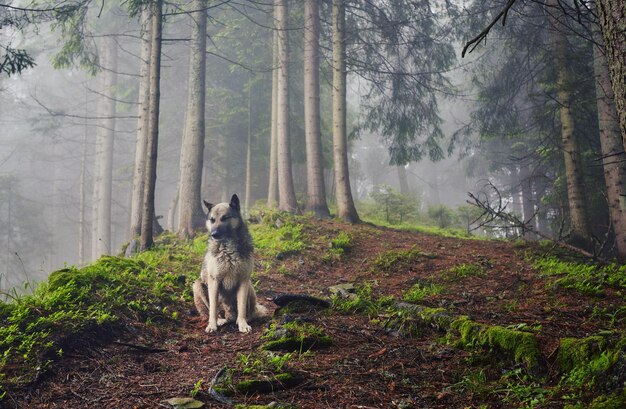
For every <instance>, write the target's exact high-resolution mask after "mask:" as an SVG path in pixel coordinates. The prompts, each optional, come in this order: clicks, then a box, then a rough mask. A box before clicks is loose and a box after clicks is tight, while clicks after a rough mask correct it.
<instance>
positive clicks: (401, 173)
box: [396, 165, 411, 196]
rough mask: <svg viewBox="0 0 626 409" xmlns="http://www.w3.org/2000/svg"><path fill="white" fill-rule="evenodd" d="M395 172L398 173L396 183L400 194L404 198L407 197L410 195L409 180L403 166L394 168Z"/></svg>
mask: <svg viewBox="0 0 626 409" xmlns="http://www.w3.org/2000/svg"><path fill="white" fill-rule="evenodd" d="M396 170H397V171H398V183H399V184H400V193H401V194H403V195H404V196H408V195H410V194H411V189H410V188H409V178H408V177H407V175H406V168H405V167H404V166H403V165H399V166H396Z"/></svg>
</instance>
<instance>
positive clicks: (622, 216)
mask: <svg viewBox="0 0 626 409" xmlns="http://www.w3.org/2000/svg"><path fill="white" fill-rule="evenodd" d="M593 37H594V40H595V42H596V43H597V45H594V46H593V57H594V60H593V71H594V76H595V80H596V81H595V85H596V101H597V106H598V125H599V128H600V129H599V130H600V145H601V148H602V163H603V166H604V181H605V183H606V193H607V199H608V205H609V216H610V218H611V224H612V225H613V231H614V233H615V248H616V250H617V256H618V257H619V258H620V259H622V260H624V259H626V203H625V197H624V195H625V193H626V186H624V184H625V183H626V169H625V168H624V160H625V158H626V155H624V145H623V144H622V136H621V134H620V130H619V122H618V118H617V111H616V109H615V104H614V102H613V90H612V89H611V79H610V74H609V67H608V64H607V61H606V56H605V54H604V50H603V49H602V48H600V45H599V44H603V42H604V39H603V38H602V34H601V33H600V31H599V30H598V29H596V30H594V32H593Z"/></svg>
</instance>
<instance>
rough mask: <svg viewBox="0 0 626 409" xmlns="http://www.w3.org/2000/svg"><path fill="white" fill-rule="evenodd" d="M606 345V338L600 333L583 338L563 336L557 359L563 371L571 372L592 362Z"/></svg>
mask: <svg viewBox="0 0 626 409" xmlns="http://www.w3.org/2000/svg"><path fill="white" fill-rule="evenodd" d="M605 347H606V340H605V339H604V337H601V336H599V335H594V336H591V337H587V338H582V339H579V338H562V339H561V342H560V345H559V353H558V355H557V358H556V361H557V363H558V364H559V368H561V371H562V372H570V371H572V370H573V369H574V368H576V367H579V366H582V365H586V364H588V363H589V362H591V361H592V360H593V359H594V358H596V357H598V355H600V352H601V351H602V350H603V349H604V348H605Z"/></svg>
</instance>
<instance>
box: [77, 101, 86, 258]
mask: <svg viewBox="0 0 626 409" xmlns="http://www.w3.org/2000/svg"><path fill="white" fill-rule="evenodd" d="M85 106H86V105H85ZM86 173H87V124H85V134H84V135H83V153H82V156H81V160H80V182H79V184H80V186H79V196H80V203H79V205H78V207H79V210H78V265H79V266H82V265H83V264H84V263H85V227H86V226H85V224H86V221H85V205H86V203H85V202H86V198H87V195H86V191H85V179H86Z"/></svg>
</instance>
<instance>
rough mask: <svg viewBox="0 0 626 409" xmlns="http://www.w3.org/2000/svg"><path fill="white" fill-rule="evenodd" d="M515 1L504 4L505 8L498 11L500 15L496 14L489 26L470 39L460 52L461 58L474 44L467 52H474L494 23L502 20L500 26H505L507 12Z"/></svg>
mask: <svg viewBox="0 0 626 409" xmlns="http://www.w3.org/2000/svg"><path fill="white" fill-rule="evenodd" d="M516 1H517V0H509V1H508V2H507V3H506V6H504V8H503V9H502V10H501V11H500V13H498V15H497V16H495V17H494V19H493V20H492V21H491V23H489V25H488V26H487V27H486V28H485V29H484V30H483V31H481V32H480V34H478V35H477V36H476V37H474V38H472V39H471V40H470V41H468V42H467V43H465V46H464V47H463V52H461V57H462V58H463V57H465V52H466V51H467V49H468V48H469V47H470V46H471V45H472V44H474V46H473V47H472V49H471V50H469V52H470V53H471V52H472V51H474V49H475V48H476V47H478V43H479V42H480V41H482V40H484V39H485V38H487V34H489V31H491V29H492V28H493V26H495V25H496V23H497V22H498V21H499V20H500V19H502V25H503V26H504V25H505V24H506V16H507V14H508V13H509V10H510V9H511V7H513V4H515V2H516Z"/></svg>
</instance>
